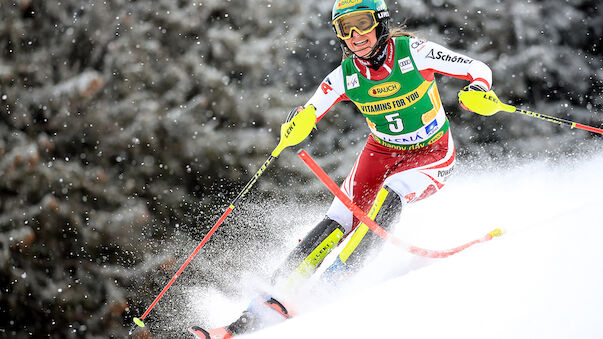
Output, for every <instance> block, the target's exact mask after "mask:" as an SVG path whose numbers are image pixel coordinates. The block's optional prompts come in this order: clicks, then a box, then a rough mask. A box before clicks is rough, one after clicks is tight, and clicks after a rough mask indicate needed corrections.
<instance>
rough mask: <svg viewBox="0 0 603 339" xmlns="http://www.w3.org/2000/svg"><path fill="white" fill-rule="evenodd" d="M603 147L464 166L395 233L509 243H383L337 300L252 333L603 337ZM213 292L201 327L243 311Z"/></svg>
mask: <svg viewBox="0 0 603 339" xmlns="http://www.w3.org/2000/svg"><path fill="white" fill-rule="evenodd" d="M600 146H601V145H600V143H599V144H598V148H597V145H596V144H595V147H594V148H593V149H592V150H591V151H589V152H588V153H587V154H585V155H582V156H574V157H572V158H571V159H565V160H562V159H564V157H563V156H561V155H560V157H559V160H550V159H549V160H543V161H535V160H532V161H527V160H510V161H509V163H507V164H501V163H500V162H497V163H496V164H488V163H486V164H484V163H480V164H479V166H478V165H477V164H475V166H473V165H471V164H464V165H460V164H459V166H458V167H457V173H455V175H454V176H453V178H451V179H450V181H449V182H448V185H447V187H446V188H445V189H443V190H442V191H441V192H439V193H438V194H436V195H435V196H433V197H431V198H429V199H427V200H425V201H422V202H419V203H417V204H415V205H412V206H409V207H408V208H407V209H406V210H405V211H404V213H403V215H402V219H401V221H400V223H399V225H398V227H397V230H396V235H397V236H398V237H400V238H402V239H404V240H405V241H407V242H408V243H411V244H413V245H416V246H420V247H425V248H430V249H448V248H452V247H456V246H457V245H460V244H462V243H465V242H467V241H469V240H472V239H475V238H477V237H480V236H482V235H484V234H485V233H487V232H489V231H491V230H492V229H494V228H497V227H500V228H502V229H503V230H504V231H505V234H504V235H503V236H502V237H500V238H496V239H494V240H492V241H490V242H486V243H483V244H478V245H475V246H473V247H471V248H469V249H467V250H465V251H463V252H461V253H459V254H456V255H453V256H451V257H449V258H446V259H421V258H417V257H414V256H412V255H410V254H408V253H404V252H401V251H400V250H399V249H396V248H393V247H386V248H385V249H384V251H383V252H382V255H380V256H379V258H378V259H377V260H376V261H375V262H374V263H373V264H372V265H371V266H370V267H367V269H366V270H365V271H363V273H362V274H361V275H360V276H358V277H357V278H356V279H355V280H354V281H352V282H351V283H350V286H348V288H346V289H345V290H344V291H341V292H340V293H339V294H338V295H337V296H334V295H331V296H326V297H327V298H326V299H327V300H328V301H326V302H324V297H325V296H324V295H322V296H315V297H314V298H313V296H312V295H309V296H308V297H307V298H305V300H306V301H307V300H310V301H311V302H310V303H309V304H315V305H318V306H315V307H309V306H308V305H305V306H302V307H301V308H302V309H305V310H306V311H304V312H301V314H299V315H298V316H297V317H295V318H293V319H291V320H289V321H287V322H285V323H281V324H279V325H276V326H273V327H270V328H267V329H265V330H262V331H260V332H257V333H254V334H251V335H249V336H245V338H263V339H269V338H312V337H316V336H320V337H322V336H324V337H327V338H414V339H416V338H548V339H550V338H603V199H601V194H602V192H603V151H602V150H601V147H600ZM323 269H324V268H323ZM207 297H208V299H205V301H204V303H205V304H206V305H207V303H208V302H209V301H211V304H212V305H213V316H212V317H210V318H209V319H208V318H206V320H208V322H209V323H206V324H203V325H205V326H218V325H222V323H221V322H223V321H225V319H229V320H232V319H233V317H234V318H236V316H237V315H238V311H233V310H234V308H233V303H232V300H229V299H228V298H225V297H223V296H219V295H213V296H209V295H208V296H207ZM222 301H226V302H225V303H222ZM320 301H323V302H320ZM217 305H224V306H223V307H216V306H217ZM237 306H240V305H237ZM304 307H305V308H304ZM201 312H202V311H201Z"/></svg>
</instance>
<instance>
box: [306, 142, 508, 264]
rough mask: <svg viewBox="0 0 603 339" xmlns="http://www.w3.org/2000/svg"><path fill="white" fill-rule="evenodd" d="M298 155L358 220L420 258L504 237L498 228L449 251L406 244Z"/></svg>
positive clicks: (441, 255)
mask: <svg viewBox="0 0 603 339" xmlns="http://www.w3.org/2000/svg"><path fill="white" fill-rule="evenodd" d="M297 155H298V156H299V157H300V158H301V159H302V160H303V161H304V162H305V163H306V165H308V167H309V168H310V169H311V170H312V172H314V174H315V175H316V176H317V177H318V178H319V179H320V180H321V181H322V182H323V183H324V184H325V185H326V186H327V188H328V189H329V190H330V191H331V192H332V193H333V194H334V195H335V196H336V197H337V198H338V199H339V200H340V201H341V202H342V203H343V204H344V205H345V206H346V207H347V208H348V209H349V210H350V211H351V212H352V213H353V214H354V216H355V217H356V218H358V220H360V221H362V222H363V223H364V224H365V225H366V226H367V227H368V228H369V229H370V230H371V231H373V232H375V233H376V234H377V235H378V236H379V237H381V238H383V239H384V240H386V241H389V242H390V243H392V244H394V245H396V246H398V247H401V248H403V249H405V250H407V251H409V252H410V253H413V254H416V255H419V256H423V257H428V258H445V257H448V256H450V255H453V254H455V253H458V252H460V251H462V250H464V249H466V248H468V247H470V246H473V245H475V244H478V243H482V242H486V241H489V240H491V239H492V238H494V237H497V236H501V235H502V231H501V230H500V229H499V228H497V229H495V230H493V231H491V232H489V233H487V234H486V235H484V236H482V237H480V238H477V239H475V240H472V241H470V242H468V243H466V244H463V245H461V246H458V247H455V248H452V249H449V250H443V251H436V250H428V249H424V248H420V247H416V246H412V245H409V244H406V243H405V242H403V241H402V240H400V239H399V238H397V237H395V236H393V235H391V234H390V233H388V232H387V231H386V230H385V229H383V228H382V227H381V226H379V225H378V224H377V223H376V222H375V221H374V220H372V219H371V218H369V217H368V216H367V215H366V213H364V211H362V209H360V207H358V206H356V204H354V203H353V202H352V200H350V198H348V196H347V195H346V194H345V193H343V191H342V190H341V189H340V188H339V186H337V184H335V182H334V181H333V180H332V179H331V178H330V177H329V176H328V175H327V173H325V171H324V170H323V169H322V168H320V166H318V164H317V163H316V162H315V161H314V159H312V157H311V156H310V155H309V154H308V153H307V152H306V151H304V150H303V149H302V150H300V151H299V152H298V153H297Z"/></svg>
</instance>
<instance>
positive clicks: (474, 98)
mask: <svg viewBox="0 0 603 339" xmlns="http://www.w3.org/2000/svg"><path fill="white" fill-rule="evenodd" d="M458 97H459V100H460V101H461V102H462V103H463V105H465V107H467V108H468V109H470V110H471V111H473V112H476V113H478V114H481V115H486V116H489V115H492V114H494V113H496V112H499V111H504V112H508V113H520V114H524V115H527V116H530V117H533V118H538V119H541V120H544V121H548V122H552V123H555V124H558V125H561V126H566V127H570V128H578V129H582V130H585V131H589V132H594V133H599V134H603V129H601V128H596V127H592V126H588V125H583V124H579V123H577V122H573V121H570V120H565V119H561V118H557V117H552V116H550V115H544V114H540V113H536V112H532V111H527V110H523V109H519V108H517V107H515V106H512V105H507V104H505V103H502V102H501V101H500V100H499V99H498V97H497V96H496V94H495V93H494V92H493V91H489V92H479V91H460V92H459V94H458Z"/></svg>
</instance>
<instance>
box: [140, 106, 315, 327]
mask: <svg viewBox="0 0 603 339" xmlns="http://www.w3.org/2000/svg"><path fill="white" fill-rule="evenodd" d="M315 124H316V116H315V115H314V110H303V111H301V112H299V113H298V114H297V115H296V116H295V117H293V118H292V119H291V120H290V121H289V122H286V123H284V124H282V125H281V138H280V142H279V143H278V145H277V146H276V148H275V149H274V151H272V153H271V154H270V156H269V157H268V159H267V160H266V161H265V162H264V164H263V165H262V166H261V167H260V169H259V170H258V171H257V172H256V173H255V175H254V176H253V178H251V180H249V182H248V183H247V185H245V187H244V188H243V189H242V190H241V192H240V193H239V195H237V197H236V198H235V199H234V200H233V201H232V203H230V206H229V207H228V208H227V209H226V211H224V214H222V216H221V217H220V219H218V221H217V222H216V224H215V225H214V226H213V227H212V228H211V229H210V230H209V232H207V234H206V235H205V237H203V240H201V242H200V243H199V245H197V247H196V248H195V250H194V251H193V252H192V253H191V254H190V255H189V256H188V258H187V259H186V261H184V263H183V264H182V266H180V269H178V271H177V272H176V274H174V276H173V277H172V279H170V281H169V282H168V283H167V285H165V287H164V288H163V290H161V292H160V293H159V295H157V297H156V298H155V300H153V302H152V303H151V305H150V306H149V307H148V308H147V310H146V311H145V312H144V313H143V314H142V316H140V318H134V319H133V321H134V325H133V326H132V329H131V330H130V335H131V334H132V333H133V332H134V330H135V329H136V326H138V327H145V324H144V322H143V320H144V319H145V318H146V317H147V315H149V313H150V312H151V310H152V309H153V308H154V307H155V305H156V304H157V303H158V302H159V300H160V299H161V298H162V297H163V295H164V294H165V292H167V290H168V289H169V288H170V286H172V284H173V283H174V281H176V279H178V277H179V276H180V274H181V273H182V272H183V271H184V269H185V268H186V266H188V264H189V263H190V262H191V261H192V260H193V258H195V256H196V255H197V253H199V251H200V250H201V248H202V247H203V246H204V245H205V243H207V241H208V240H209V238H210V237H211V236H212V235H213V234H214V232H216V230H217V229H218V227H219V226H220V225H221V224H222V223H223V222H224V220H225V219H226V217H227V216H228V215H229V214H230V212H232V210H234V208H235V206H236V204H237V203H238V202H239V200H241V199H242V198H243V197H244V196H245V195H246V194H247V192H249V190H250V189H251V187H252V186H253V184H255V182H256V181H257V180H258V178H259V177H260V176H261V175H262V173H264V171H266V168H268V166H269V165H270V164H271V163H272V161H273V160H274V159H276V158H277V157H278V156H279V155H280V153H281V152H282V151H283V150H284V149H285V148H287V147H289V146H293V145H297V144H299V143H300V142H302V141H303V140H304V139H305V138H306V137H307V136H308V135H309V134H310V132H311V131H312V129H313V128H314V126H315Z"/></svg>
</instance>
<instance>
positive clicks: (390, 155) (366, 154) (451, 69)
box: [305, 38, 492, 235]
mask: <svg viewBox="0 0 603 339" xmlns="http://www.w3.org/2000/svg"><path fill="white" fill-rule="evenodd" d="M393 44H394V40H393V39H391V40H390V41H389V42H388V47H387V48H388V57H387V58H386V61H385V63H384V64H383V66H381V67H380V68H379V69H378V70H374V69H371V68H369V67H368V65H367V64H366V62H364V61H363V60H361V59H358V58H355V59H354V65H355V67H356V68H357V69H358V71H359V72H360V73H361V74H362V76H364V77H366V78H367V79H369V80H374V81H379V80H383V79H386V78H387V76H388V75H389V74H390V73H391V72H392V69H393V67H395V66H396V65H395V63H396V61H395V60H394V57H393V51H394V48H393ZM409 46H410V52H411V56H412V58H413V60H414V62H415V65H416V67H417V70H418V71H419V72H420V73H421V75H422V76H423V78H425V80H427V81H432V80H434V74H435V73H439V74H443V75H448V76H452V77H455V78H460V79H465V80H467V81H470V82H472V83H479V84H480V85H482V86H483V87H484V88H487V89H490V87H491V84H492V72H491V70H490V68H489V67H488V66H487V65H486V64H484V63H483V62H480V61H478V60H475V59H472V58H470V57H468V56H465V55H462V54H459V53H456V52H453V51H451V50H449V49H447V48H445V47H443V46H441V45H439V44H436V43H433V42H430V41H426V40H422V39H416V38H411V39H410V41H409ZM456 60H470V61H471V62H455V61H456ZM345 81H346V80H345V79H344V76H343V72H342V68H341V66H339V67H337V68H336V69H335V70H333V71H332V72H331V73H330V74H329V75H328V76H327V77H326V78H325V79H324V80H323V82H322V83H321V85H320V86H319V88H318V89H317V90H316V92H315V94H314V95H313V96H312V97H311V98H310V100H308V102H307V103H306V105H305V106H306V107H307V106H308V105H313V106H314V107H315V108H316V120H317V122H318V121H319V120H320V119H321V118H322V117H323V116H324V115H325V114H326V113H327V112H328V111H329V110H330V109H331V107H333V105H335V104H336V103H338V102H340V101H348V100H350V99H349V98H348V97H347V96H346V94H345ZM440 110H441V112H440V113H441V114H445V113H444V108H443V107H442V106H441V105H440ZM454 160H455V149H454V142H453V140H452V135H451V133H450V130H449V131H448V132H447V133H446V134H445V135H444V136H443V137H441V138H440V139H439V140H438V141H436V142H434V143H433V144H431V145H428V146H426V147H423V148H420V149H416V150H397V149H394V148H390V147H387V146H384V145H381V144H379V143H377V142H376V141H375V140H374V138H372V137H371V136H369V138H368V140H367V142H366V145H365V146H364V149H363V150H362V152H361V154H360V155H359V157H358V159H357V160H356V162H355V163H354V166H353V167H352V170H351V172H350V174H349V175H348V177H347V178H346V179H345V181H344V183H343V184H342V186H341V188H342V190H343V191H344V192H345V193H346V194H347V195H348V197H350V198H351V199H352V200H353V201H354V203H355V204H356V205H358V206H359V207H360V208H362V209H363V210H364V211H365V212H368V209H370V206H371V204H372V202H373V200H374V198H375V195H376V194H377V192H378V190H379V189H380V188H381V187H382V186H383V185H384V184H385V185H387V186H389V187H390V188H391V189H393V190H394V191H395V192H396V193H397V194H398V195H399V196H400V197H402V200H403V204H408V203H412V202H415V201H418V200H421V199H424V198H426V197H428V196H430V195H431V194H433V193H435V192H437V191H438V190H439V189H441V188H442V187H443V186H444V182H445V181H446V179H447V178H448V176H449V175H450V173H451V172H452V169H453V167H454ZM327 216H328V217H329V218H331V219H333V220H335V221H337V222H338V223H339V224H341V225H342V226H343V227H344V228H345V230H346V235H347V234H348V233H349V232H351V231H352V230H353V229H354V228H355V226H356V224H357V220H356V219H355V218H354V217H353V215H352V213H351V212H350V211H349V210H348V209H347V208H346V207H345V206H344V205H343V203H341V202H340V201H339V199H337V198H335V200H334V201H333V203H332V204H331V207H330V208H329V210H328V212H327Z"/></svg>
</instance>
